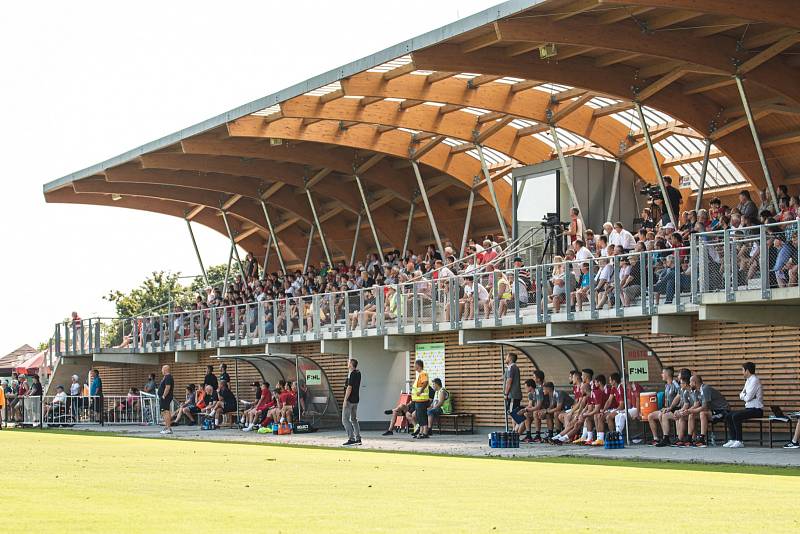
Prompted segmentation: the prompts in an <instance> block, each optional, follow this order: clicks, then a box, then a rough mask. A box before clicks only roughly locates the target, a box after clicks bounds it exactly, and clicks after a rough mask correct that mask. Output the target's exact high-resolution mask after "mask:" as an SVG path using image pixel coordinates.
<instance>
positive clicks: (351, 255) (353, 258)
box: [350, 213, 361, 265]
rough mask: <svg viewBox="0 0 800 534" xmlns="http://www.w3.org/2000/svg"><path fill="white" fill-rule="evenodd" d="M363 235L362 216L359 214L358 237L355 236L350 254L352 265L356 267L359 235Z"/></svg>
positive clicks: (357, 223) (357, 222)
mask: <svg viewBox="0 0 800 534" xmlns="http://www.w3.org/2000/svg"><path fill="white" fill-rule="evenodd" d="M360 233H361V214H360V213H359V214H358V220H357V221H356V235H354V236H353V250H352V251H351V252H350V265H355V261H356V247H357V246H358V234H360Z"/></svg>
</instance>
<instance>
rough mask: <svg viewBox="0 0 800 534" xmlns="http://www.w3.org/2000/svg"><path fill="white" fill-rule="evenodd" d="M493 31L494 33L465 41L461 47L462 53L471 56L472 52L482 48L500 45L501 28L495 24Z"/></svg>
mask: <svg viewBox="0 0 800 534" xmlns="http://www.w3.org/2000/svg"><path fill="white" fill-rule="evenodd" d="M492 29H493V31H492V32H490V33H485V34H483V35H479V36H477V37H473V38H472V39H469V40H468V41H465V42H464V43H463V44H462V45H461V53H462V54H469V53H470V52H475V51H476V50H480V49H481V48H486V47H487V46H492V45H493V44H495V43H499V42H500V39H501V37H500V26H498V24H497V23H496V22H495V23H494V24H492Z"/></svg>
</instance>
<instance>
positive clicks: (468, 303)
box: [459, 276, 491, 321]
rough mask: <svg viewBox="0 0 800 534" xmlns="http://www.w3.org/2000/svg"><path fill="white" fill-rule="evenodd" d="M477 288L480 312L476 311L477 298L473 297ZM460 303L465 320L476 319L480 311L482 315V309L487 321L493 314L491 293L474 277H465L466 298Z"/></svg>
mask: <svg viewBox="0 0 800 534" xmlns="http://www.w3.org/2000/svg"><path fill="white" fill-rule="evenodd" d="M476 287H477V291H478V308H479V310H475V309H474V308H475V297H474V296H473V291H475V288H476ZM459 303H460V305H461V306H462V315H461V317H462V319H463V320H466V321H469V320H473V319H475V312H476V311H478V313H480V309H483V313H484V316H485V317H486V318H487V319H488V318H489V313H490V312H491V303H490V301H489V292H488V291H487V290H486V288H485V287H483V285H482V284H481V283H480V282H476V281H475V279H474V277H472V276H466V277H464V297H463V298H462V299H460V301H459Z"/></svg>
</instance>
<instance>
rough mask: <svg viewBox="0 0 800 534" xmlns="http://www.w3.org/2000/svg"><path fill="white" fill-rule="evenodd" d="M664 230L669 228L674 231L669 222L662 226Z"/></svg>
mask: <svg viewBox="0 0 800 534" xmlns="http://www.w3.org/2000/svg"><path fill="white" fill-rule="evenodd" d="M664 228H665V229H667V228H669V229H670V230H674V229H675V225H674V224H672V223H671V222H668V223H667V224H665V225H664Z"/></svg>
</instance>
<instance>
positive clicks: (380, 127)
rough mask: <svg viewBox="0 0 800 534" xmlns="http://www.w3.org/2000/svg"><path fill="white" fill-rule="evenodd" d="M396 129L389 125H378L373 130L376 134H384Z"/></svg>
mask: <svg viewBox="0 0 800 534" xmlns="http://www.w3.org/2000/svg"><path fill="white" fill-rule="evenodd" d="M396 128H397V126H392V125H390V124H379V125H378V126H377V127H376V128H375V129H376V130H377V131H378V133H386V132H389V131H391V130H395V129H396Z"/></svg>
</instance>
